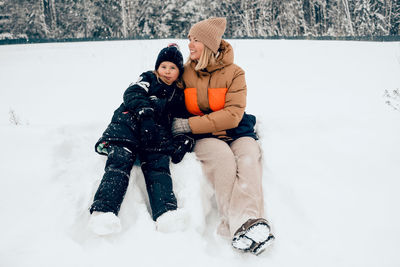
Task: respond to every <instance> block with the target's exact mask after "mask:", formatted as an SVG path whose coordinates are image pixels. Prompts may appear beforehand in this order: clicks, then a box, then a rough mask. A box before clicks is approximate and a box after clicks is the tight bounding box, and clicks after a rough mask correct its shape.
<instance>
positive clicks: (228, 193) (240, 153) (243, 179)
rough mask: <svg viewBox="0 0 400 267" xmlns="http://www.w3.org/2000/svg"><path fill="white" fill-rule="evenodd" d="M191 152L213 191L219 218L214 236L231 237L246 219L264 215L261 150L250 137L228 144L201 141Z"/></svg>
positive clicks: (210, 140) (206, 139)
mask: <svg viewBox="0 0 400 267" xmlns="http://www.w3.org/2000/svg"><path fill="white" fill-rule="evenodd" d="M194 151H195V153H196V156H197V158H198V159H199V160H200V162H201V165H202V169H203V172H204V174H205V176H206V177H207V179H208V181H209V182H210V183H211V184H212V186H213V188H214V190H215V198H216V202H217V207H218V212H219V215H220V217H221V223H220V226H219V227H218V234H220V235H222V236H230V237H233V234H234V233H235V232H236V230H237V229H238V228H239V227H240V226H241V225H242V224H243V223H245V222H246V221H247V220H248V219H250V218H261V217H263V216H264V200H263V192H262V159H261V150H260V146H259V145H258V143H257V142H256V141H255V140H254V139H253V138H251V137H241V138H239V139H237V140H235V141H233V142H232V143H230V144H227V143H226V142H224V141H221V140H219V139H217V138H204V139H200V140H198V141H197V142H196V146H195V148H194Z"/></svg>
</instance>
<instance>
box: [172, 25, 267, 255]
mask: <svg viewBox="0 0 400 267" xmlns="http://www.w3.org/2000/svg"><path fill="white" fill-rule="evenodd" d="M225 27H226V19H225V18H210V19H207V20H203V21H200V22H198V23H196V24H195V25H193V27H192V28H191V29H190V31H189V40H190V43H189V50H190V57H189V60H188V62H187V63H186V64H185V71H184V74H183V80H184V82H185V91H184V92H185V104H186V108H187V110H188V111H189V112H190V113H191V114H192V117H189V119H181V118H179V119H175V120H174V122H173V126H172V132H173V134H181V133H189V132H191V133H192V134H193V135H194V136H195V139H196V145H195V148H194V151H195V154H196V156H197V158H198V159H199V160H200V162H201V163H202V169H203V172H204V174H205V175H206V177H207V179H208V180H209V181H210V182H211V184H212V185H213V187H214V190H215V196H216V201H217V206H218V212H219V215H220V217H221V223H220V225H219V227H218V233H219V234H220V235H223V236H229V237H230V238H232V245H233V247H235V248H236V249H239V250H242V251H249V252H252V253H254V254H257V255H258V254H259V253H261V252H262V251H263V250H264V249H265V248H266V247H267V246H268V245H269V244H270V243H271V242H270V241H272V240H273V239H274V237H273V235H272V234H271V233H270V226H269V224H268V222H267V221H266V220H265V219H264V218H263V216H264V206H263V202H264V200H263V192H262V180H261V178H262V162H261V151H260V147H259V145H258V143H257V142H256V139H257V136H256V133H255V131H254V125H255V117H254V116H252V115H249V114H246V113H245V107H246V91H247V88H246V81H245V76H244V71H243V70H242V69H241V68H240V67H239V66H237V65H235V64H234V63H233V49H232V46H231V45H230V44H229V43H228V42H226V41H225V40H222V35H223V33H224V31H225Z"/></svg>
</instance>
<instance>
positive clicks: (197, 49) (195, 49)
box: [189, 37, 204, 60]
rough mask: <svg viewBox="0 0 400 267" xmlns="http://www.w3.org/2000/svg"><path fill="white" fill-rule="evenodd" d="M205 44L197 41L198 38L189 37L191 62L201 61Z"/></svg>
mask: <svg viewBox="0 0 400 267" xmlns="http://www.w3.org/2000/svg"><path fill="white" fill-rule="evenodd" d="M203 50H204V44H203V43H202V42H200V41H197V39H196V38H193V37H189V51H190V59H191V60H199V59H200V56H201V53H203Z"/></svg>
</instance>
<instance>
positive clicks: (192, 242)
mask: <svg viewBox="0 0 400 267" xmlns="http://www.w3.org/2000/svg"><path fill="white" fill-rule="evenodd" d="M169 42H178V43H179V45H180V46H181V49H182V51H183V53H184V57H185V58H186V57H187V55H188V49H187V43H188V42H187V41H186V40H140V41H110V42H82V43H55V44H54V43H53V44H32V45H5V46H4V45H3V46H0V140H1V146H0V147H1V153H0V175H1V178H0V214H1V219H0V266H7V267H9V266H12V267H19V266H24V267H25V266H41V267H45V266H52V267H54V266H58V267H62V266H68V267H70V266H85V267H86V266H96V267H101V266H107V267H108V266H165V267H167V266H202V267H204V266H231V267H235V266H271V267H272V266H290V267H292V266H334V267H337V266H363V267H364V266H399V265H400V257H399V256H398V252H399V251H400V242H399V240H400V213H399V203H400V194H399V190H400V189H399V188H400V112H399V111H398V110H395V109H394V108H393V105H394V106H395V105H396V103H392V106H389V105H388V104H386V103H385V101H386V99H385V97H384V92H385V90H387V91H389V92H393V91H394V90H398V88H400V75H399V74H400V73H399V71H400V43H399V42H391V43H379V42H350V41H347V42H346V41H291V40H230V42H231V43H232V45H233V47H234V49H235V59H236V63H237V64H238V65H240V66H241V67H243V69H244V70H245V71H246V79H247V84H248V108H247V111H248V112H249V113H253V114H255V115H257V118H258V129H259V132H260V136H261V140H260V143H261V145H262V149H263V155H264V163H265V164H264V175H263V183H264V184H263V185H264V195H265V206H266V213H267V219H268V220H269V221H270V222H271V223H272V226H273V233H274V235H275V237H276V240H275V243H274V244H273V246H272V247H270V248H268V250H267V251H266V252H264V253H263V254H261V255H260V256H258V257H256V256H254V255H250V254H242V253H239V252H237V251H234V250H233V249H232V248H231V246H230V241H229V240H225V239H222V238H220V237H218V236H217V235H216V234H215V228H216V226H217V223H218V220H217V214H216V207H215V201H214V199H213V195H212V190H211V189H210V187H209V186H208V184H207V183H206V182H205V179H204V177H203V175H202V172H201V168H200V165H199V162H198V161H196V159H195V156H194V155H193V153H192V154H189V155H187V156H185V158H184V160H183V162H182V163H180V164H178V165H172V167H171V168H172V174H173V179H174V188H175V192H176V195H177V198H178V202H179V206H180V208H181V209H182V210H183V211H185V212H187V214H188V220H187V229H186V230H185V231H181V232H174V233H162V232H159V231H157V230H156V225H155V223H154V222H153V221H152V219H151V217H150V215H149V212H148V209H149V208H148V207H149V204H148V200H147V195H146V191H145V186H144V181H143V175H142V174H141V172H140V169H139V168H138V167H137V166H136V167H134V169H133V171H132V177H131V183H130V185H129V188H128V191H127V195H126V197H125V200H124V203H123V205H122V208H121V212H120V216H119V217H120V219H121V225H122V230H121V232H120V233H118V234H115V235H113V236H108V237H98V236H95V235H93V234H91V233H90V231H89V230H88V228H87V227H88V226H87V224H88V220H89V213H88V207H89V205H90V204H91V200H92V198H93V195H94V192H95V190H96V189H97V185H98V183H99V181H100V179H101V177H102V175H103V168H104V163H105V157H103V156H100V155H98V154H96V153H95V152H94V143H95V142H96V141H97V139H98V138H99V137H100V135H101V133H102V132H103V130H104V129H105V127H106V126H107V124H108V122H109V120H110V119H111V116H112V112H113V111H114V109H115V108H117V107H118V105H119V104H120V103H121V101H122V94H123V92H124V90H125V89H126V87H127V86H128V85H129V84H130V83H131V82H133V81H136V80H137V78H138V76H139V74H140V73H141V72H143V71H146V70H149V69H152V68H153V67H154V63H155V59H156V56H157V54H158V52H159V50H160V49H161V48H162V47H164V46H165V45H166V44H168V43H169ZM397 106H398V103H397ZM16 124H17V125H16Z"/></svg>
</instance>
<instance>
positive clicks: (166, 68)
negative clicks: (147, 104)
mask: <svg viewBox="0 0 400 267" xmlns="http://www.w3.org/2000/svg"><path fill="white" fill-rule="evenodd" d="M157 72H158V75H160V78H161V80H163V82H164V83H166V84H168V85H171V84H172V83H173V82H175V81H176V79H178V76H179V69H178V67H177V66H176V65H175V64H174V63H172V62H169V61H163V62H161V64H160V66H159V67H158V69H157Z"/></svg>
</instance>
